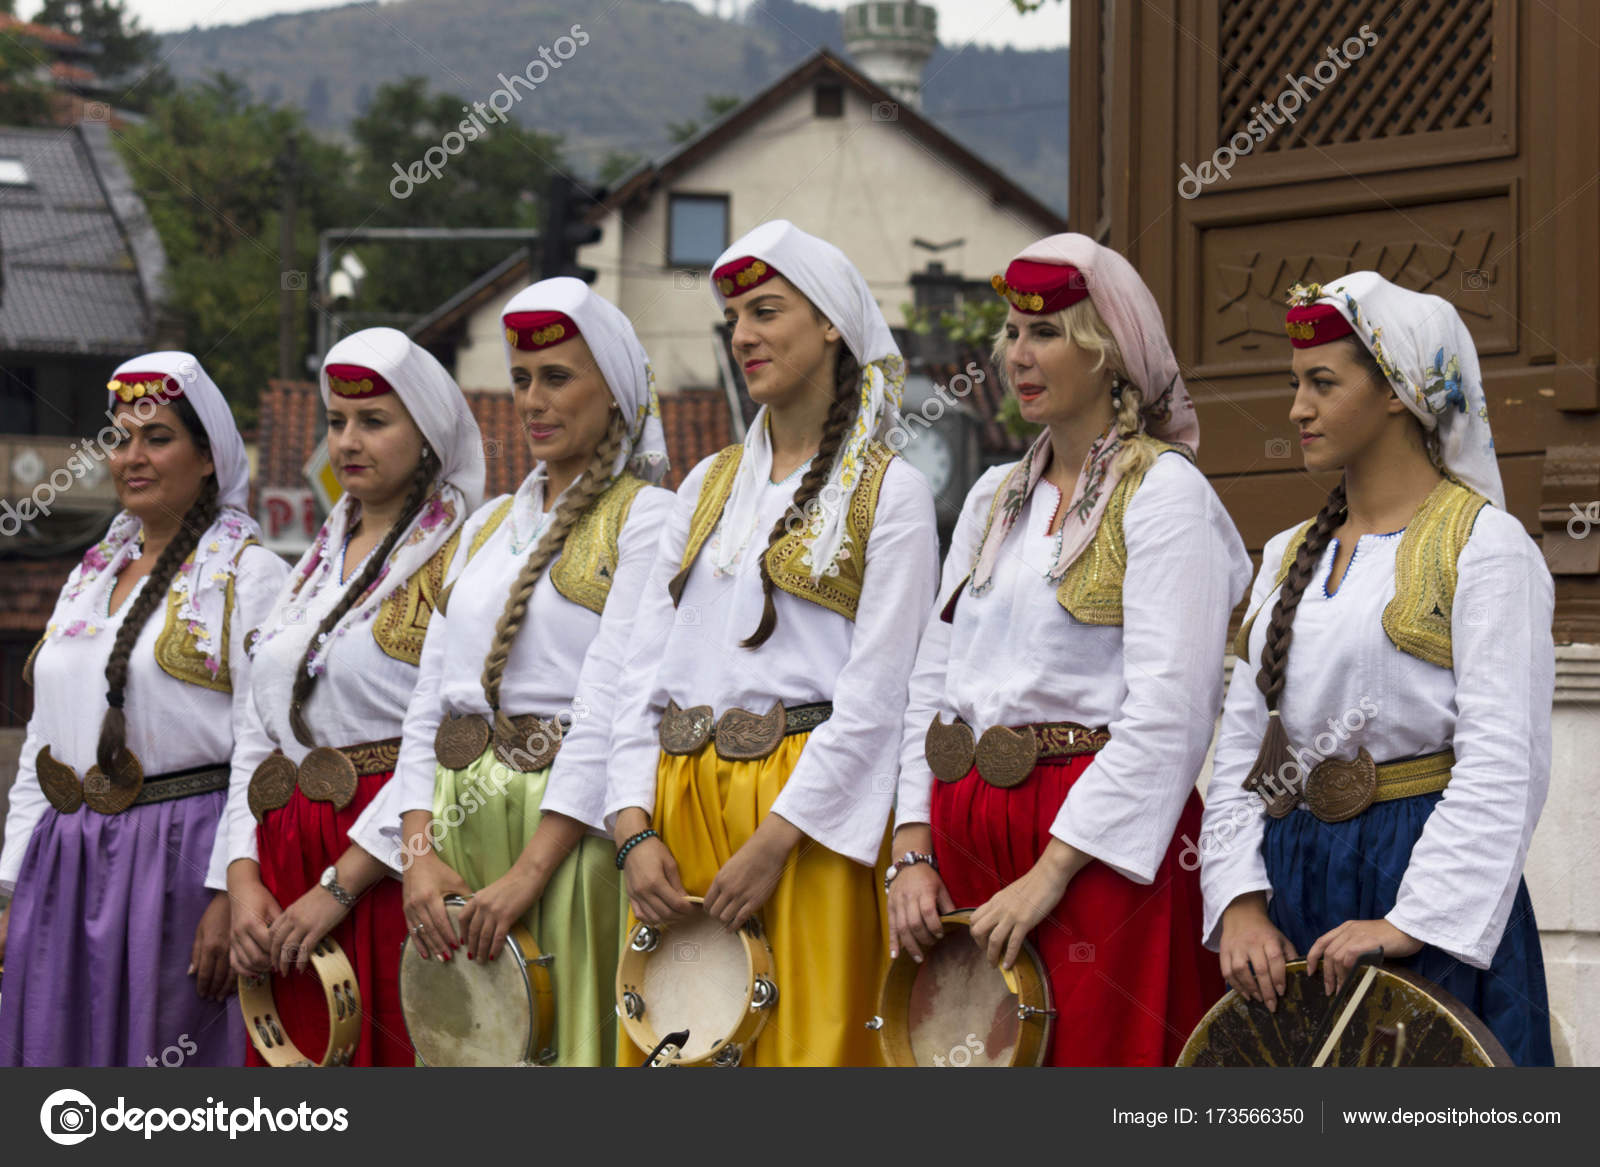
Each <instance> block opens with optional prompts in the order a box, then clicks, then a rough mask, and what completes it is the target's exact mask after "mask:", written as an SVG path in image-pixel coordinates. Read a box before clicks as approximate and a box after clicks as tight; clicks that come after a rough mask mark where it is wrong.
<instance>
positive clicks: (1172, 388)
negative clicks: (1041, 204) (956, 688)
mask: <svg viewBox="0 0 1600 1167" xmlns="http://www.w3.org/2000/svg"><path fill="white" fill-rule="evenodd" d="M1015 258H1016V259H1023V260H1032V261H1033V262H1035V263H1057V264H1070V265H1071V266H1073V267H1075V268H1077V269H1078V271H1079V272H1080V273H1081V274H1082V276H1083V281H1084V285H1085V286H1086V287H1087V288H1088V289H1089V299H1090V300H1092V301H1093V302H1094V306H1095V309H1096V310H1097V311H1098V312H1099V313H1100V317H1101V319H1103V320H1104V321H1105V322H1106V327H1108V328H1109V329H1110V330H1111V335H1112V336H1113V337H1114V338H1115V339H1116V342H1117V348H1118V349H1120V350H1121V352H1122V359H1123V362H1124V363H1125V364H1126V366H1127V369H1128V376H1129V377H1130V378H1131V379H1132V382H1133V385H1134V387H1135V388H1137V389H1138V390H1139V392H1140V395H1141V397H1142V399H1143V404H1142V405H1141V407H1140V413H1141V415H1142V416H1143V418H1144V424H1145V432H1146V433H1148V434H1149V435H1150V436H1151V437H1154V438H1159V439H1160V440H1162V441H1164V442H1172V443H1174V444H1176V445H1181V446H1185V447H1187V448H1188V450H1189V452H1190V453H1191V454H1192V453H1194V452H1195V451H1196V450H1198V449H1199V447H1200V419H1199V418H1198V417H1197V416H1196V414H1195V410H1194V402H1193V401H1192V400H1191V399H1190V397H1189V390H1188V387H1187V386H1186V385H1184V383H1183V376H1182V374H1181V373H1179V371H1178V361H1177V358H1176V357H1174V356H1173V355H1172V346H1171V345H1170V344H1168V343H1167V334H1166V330H1165V328H1164V326H1163V325H1162V322H1161V309H1160V308H1159V307H1157V306H1156V299H1155V297H1154V296H1152V295H1151V294H1150V289H1149V288H1147V287H1146V286H1145V283H1144V281H1143V280H1142V279H1140V278H1139V273H1138V272H1136V271H1134V270H1133V265H1132V264H1130V263H1129V262H1128V261H1127V260H1126V259H1124V258H1122V256H1121V255H1119V254H1118V253H1117V252H1115V251H1112V250H1111V249H1110V248H1109V247H1101V246H1100V245H1099V244H1098V243H1096V242H1095V241H1094V240H1093V239H1090V238H1089V237H1088V236H1087V235H1076V234H1067V235H1051V236H1048V237H1047V238H1044V239H1041V240H1039V241H1038V242H1037V243H1031V244H1029V245H1028V246H1027V247H1025V248H1023V249H1022V251H1020V252H1019V253H1018V254H1017V255H1016V257H1015ZM1122 444H1123V443H1122V439H1121V438H1119V437H1118V436H1117V427H1116V425H1115V424H1113V425H1112V426H1111V428H1110V429H1108V430H1107V431H1106V432H1105V433H1104V434H1102V435H1101V436H1100V437H1098V438H1096V439H1095V441H1094V443H1093V444H1092V445H1091V446H1090V447H1089V453H1088V455H1087V456H1086V457H1085V458H1084V463H1083V467H1082V469H1080V470H1079V472H1078V481H1077V484H1076V486H1074V487H1073V491H1072V498H1071V500H1070V501H1069V502H1068V504H1067V507H1066V519H1065V521H1064V522H1063V523H1062V527H1061V547H1060V550H1059V552H1058V553H1057V555H1056V562H1055V565H1054V566H1053V567H1052V568H1051V569H1050V571H1049V572H1048V573H1046V578H1048V579H1049V580H1050V582H1051V583H1059V582H1060V581H1061V578H1062V577H1063V576H1064V575H1066V573H1067V569H1068V568H1069V567H1071V566H1072V564H1073V562H1074V561H1075V560H1076V559H1077V558H1078V556H1079V555H1081V554H1083V551H1084V548H1086V547H1087V546H1088V545H1089V543H1090V541H1091V540H1092V539H1093V538H1094V536H1095V532H1096V531H1098V530H1099V529H1100V518H1101V516H1102V515H1103V514H1104V513H1105V509H1106V503H1107V502H1108V501H1109V500H1110V498H1111V494H1112V492H1113V491H1114V490H1115V489H1116V486H1117V483H1118V482H1119V481H1120V480H1121V477H1122V475H1121V473H1120V471H1118V470H1117V455H1118V454H1119V453H1120V452H1121V450H1122ZM1050 456H1051V446H1050V434H1049V432H1048V431H1046V432H1044V433H1042V434H1040V435H1039V437H1038V439H1037V440H1036V441H1035V442H1034V443H1033V445H1032V447H1030V448H1029V450H1028V453H1027V455H1026V456H1025V457H1024V458H1023V462H1024V464H1025V465H1026V466H1027V468H1028V477H1027V481H1026V482H1025V483H1022V484H1015V483H1012V484H1010V485H1009V486H1008V487H1007V488H1006V495H1005V497H1004V498H1002V499H1001V500H1000V507H999V510H998V513H997V515H996V519H997V521H996V522H995V523H994V524H993V525H992V526H991V527H990V529H989V532H988V536H987V537H986V538H985V539H984V541H983V546H981V547H980V548H979V549H978V558H977V562H976V564H975V565H974V566H973V570H972V590H973V593H974V594H978V593H980V592H982V591H983V590H984V589H985V588H986V587H987V586H988V584H989V582H990V581H991V579H992V578H993V574H994V565H995V563H996V562H997V561H998V560H999V558H1000V546H1001V544H1003V543H1004V542H1005V538H1006V534H1007V533H1008V532H1009V531H1010V530H1011V528H1012V527H1013V526H1014V525H1015V524H1016V521H1017V518H1018V517H1019V516H1020V515H1021V514H1022V508H1023V505H1024V504H1025V503H1026V502H1027V500H1028V496H1029V495H1031V494H1032V493H1033V488H1034V487H1035V486H1037V485H1038V483H1039V479H1040V478H1041V477H1042V476H1043V474H1044V470H1045V467H1046V466H1047V465H1049V462H1050ZM1009 481H1010V480H1009V479H1008V482H1009Z"/></svg>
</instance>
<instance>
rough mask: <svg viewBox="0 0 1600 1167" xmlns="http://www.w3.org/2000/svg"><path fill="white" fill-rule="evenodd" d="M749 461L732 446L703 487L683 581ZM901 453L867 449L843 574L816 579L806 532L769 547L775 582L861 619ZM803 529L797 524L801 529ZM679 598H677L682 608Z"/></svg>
mask: <svg viewBox="0 0 1600 1167" xmlns="http://www.w3.org/2000/svg"><path fill="white" fill-rule="evenodd" d="M743 456H744V446H743V445H742V444H740V445H733V446H729V447H727V448H726V449H725V450H723V451H722V452H721V453H719V454H718V455H717V456H716V459H715V460H714V461H713V462H712V463H711V466H710V467H709V468H708V469H707V471H706V476H705V480H704V481H703V482H701V484H700V497H699V498H698V499H697V500H696V501H695V506H694V514H693V515H691V516H690V518H689V541H688V543H687V544H686V545H685V546H684V549H683V560H682V562H681V563H680V565H679V568H680V570H679V579H682V578H683V577H684V575H685V574H686V573H687V572H688V570H689V567H690V566H691V565H692V564H693V563H694V561H695V557H696V556H698V555H699V554H700V548H701V547H702V546H704V545H705V541H706V540H707V539H708V538H710V537H711V532H712V531H714V530H716V527H717V523H718V522H720V521H721V519H722V508H723V507H725V506H727V504H728V496H729V495H730V494H732V493H733V481H734V478H735V477H736V476H737V475H738V473H739V461H740V459H741V458H742V457H743ZM895 457H896V455H895V453H894V452H893V451H892V450H890V449H889V447H888V446H885V445H884V444H883V443H881V442H876V441H875V442H873V443H872V444H871V445H870V446H868V447H867V454H866V457H865V458H864V459H863V460H862V467H861V480H860V481H859V482H858V483H857V484H856V489H855V491H854V493H853V494H851V496H850V512H849V513H848V514H847V515H846V516H845V531H846V532H847V533H848V534H849V536H850V538H849V540H848V542H847V543H846V551H847V552H848V554H847V555H845V554H841V556H840V558H839V560H838V567H839V574H838V575H824V576H823V577H822V578H821V579H812V578H811V568H810V567H808V566H807V565H806V564H805V563H804V562H803V558H804V556H805V554H806V543H805V537H804V530H803V529H797V530H793V531H790V532H788V533H787V534H785V535H784V536H783V537H782V538H781V539H779V540H778V541H777V543H775V544H773V545H772V546H771V547H769V548H767V550H766V551H765V552H764V554H765V555H766V557H767V571H768V572H769V573H770V574H771V576H772V582H773V583H774V584H776V585H777V586H778V587H780V588H782V589H783V590H784V591H786V592H788V593H789V594H790V595H791V596H797V597H799V598H800V599H802V600H809V601H810V602H811V603H813V604H819V605H821V606H822V607H824V608H826V609H828V610H829V611H830V612H837V613H839V615H841V616H843V617H844V618H845V619H846V620H854V619H855V618H856V608H857V606H858V605H859V604H860V602H861V583H862V580H863V578H864V577H865V576H866V570H867V541H868V539H869V538H870V537H871V535H872V523H873V519H874V518H875V517H876V515H877V511H878V495H879V494H880V493H881V492H882V490H883V477H884V475H885V473H887V472H888V469H889V463H890V462H891V461H892V460H893V459H894V458H895ZM798 526H799V525H798V524H797V527H798ZM677 599H678V595H677V594H676V593H675V594H674V595H673V602H674V603H676V602H677Z"/></svg>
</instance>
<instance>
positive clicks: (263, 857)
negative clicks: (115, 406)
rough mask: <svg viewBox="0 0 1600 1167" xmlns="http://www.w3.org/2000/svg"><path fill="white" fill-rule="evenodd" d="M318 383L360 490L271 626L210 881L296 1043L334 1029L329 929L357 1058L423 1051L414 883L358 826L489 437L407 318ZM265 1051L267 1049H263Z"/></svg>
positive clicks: (346, 346)
mask: <svg viewBox="0 0 1600 1167" xmlns="http://www.w3.org/2000/svg"><path fill="white" fill-rule="evenodd" d="M321 382H322V401H323V405H324V406H325V407H326V409H327V411H328V457H329V461H330V462H331V463H332V465H333V470H334V473H335V475H336V476H337V477H338V479H339V483H340V485H341V486H343V487H344V494H343V496H342V497H341V498H340V499H339V501H338V503H336V504H335V505H334V508H333V510H332V511H331V512H330V513H329V515H328V518H327V521H326V522H324V523H323V525H322V529H321V530H320V531H318V532H317V537H316V538H315V539H314V540H313V541H312V544H311V547H310V548H309V549H308V550H307V551H306V553H305V554H304V555H302V556H301V557H300V562H299V563H297V564H296V565H295V567H294V569H293V570H292V571H291V572H290V574H289V579H288V580H287V581H286V583H285V584H284V586H283V588H282V589H281V590H280V591H279V593H278V597H277V601H276V603H275V605H274V607H273V610H272V613H271V615H270V616H269V617H268V619H267V620H266V621H265V622H263V623H262V625H261V627H260V628H259V629H258V630H257V632H256V634H255V638H254V640H253V644H252V655H253V659H254V664H253V667H252V669H251V678H250V700H249V701H248V702H247V703H246V708H245V711H244V712H245V717H244V721H243V728H242V729H241V731H240V734H239V741H238V744H237V745H236V746H235V748H234V754H233V778H232V788H231V791H230V794H229V800H228V830H227V832H226V837H225V838H221V837H219V840H218V844H217V849H216V852H215V854H214V855H213V858H212V867H211V878H210V882H211V885H212V886H214V887H221V886H226V887H227V889H228V891H229V893H230V894H231V895H232V896H233V898H234V905H235V907H234V915H233V961H234V967H235V969H237V970H238V971H239V972H240V973H241V974H261V973H265V972H267V971H269V970H271V971H273V972H275V973H276V974H277V975H278V983H277V984H276V986H275V989H274V992H275V995H276V998H277V1005H278V1011H279V1016H280V1018H281V1020H282V1021H283V1023H284V1025H285V1028H286V1030H287V1033H288V1036H289V1037H290V1039H292V1040H293V1041H294V1042H295V1044H296V1045H298V1046H299V1047H300V1048H301V1049H302V1050H306V1051H321V1050H322V1049H323V1048H324V1047H325V1046H326V1044H327V1027H328V1009H327V1004H326V1001H325V998H324V996H323V992H322V989H321V986H320V984H319V982H318V981H317V978H316V977H315V975H314V974H312V973H311V972H310V971H309V969H308V968H307V962H308V960H309V958H310V952H311V949H312V948H313V947H314V946H315V945H316V944H317V942H318V941H319V940H321V939H322V937H323V936H325V935H328V934H330V933H331V934H332V936H333V938H334V939H335V940H337V941H338V943H339V946H340V947H341V948H342V949H343V950H344V952H345V955H346V956H347V957H348V958H349V960H350V963H351V965H352V966H353V967H354V969H355V972H356V980H357V982H358V987H359V989H360V992H361V1037H360V1040H359V1041H358V1042H357V1045H356V1048H355V1051H354V1054H353V1055H352V1059H351V1060H352V1064H355V1065H363V1066H409V1065H411V1064H412V1063H413V1057H412V1053H411V1045H410V1042H409V1041H408V1040H407V1038H406V1030H405V1022H404V1019H403V1018H402V1016H401V1014H400V1001H399V992H398V986H397V983H396V982H397V977H398V973H399V958H400V943H401V941H402V940H403V939H404V938H405V934H406V933H405V917H404V915H403V913H402V911H401V903H400V885H399V883H398V882H397V881H394V880H390V879H388V878H387V876H388V874H389V872H388V869H387V868H386V867H385V866H384V865H383V864H382V863H380V862H378V861H377V860H376V859H374V858H373V857H372V856H370V855H368V854H367V853H366V852H365V851H363V850H362V849H361V848H359V847H355V846H352V845H351V844H350V841H349V839H348V838H347V834H346V833H347V832H348V831H349V829H350V827H351V826H352V825H353V824H354V823H355V821H356V819H357V817H358V816H359V815H360V814H361V812H362V811H363V810H365V809H366V807H367V805H368V804H369V803H371V802H372V800H373V798H374V797H375V796H376V795H377V793H378V791H380V790H381V789H383V787H384V786H385V784H387V783H388V782H389V781H390V778H391V776H392V774H393V772H394V769H395V763H396V759H397V758H398V756H399V748H400V742H399V738H400V726H401V722H402V721H403V720H404V716H405V710H406V703H407V702H408V701H409V700H410V697H411V693H412V691H413V690H414V689H415V688H416V685H417V678H418V665H419V663H420V661H421V656H422V642H423V636H424V634H425V633H426V632H427V629H428V626H429V622H430V617H431V616H432V614H433V610H434V607H435V606H436V604H437V603H438V599H439V592H440V590H441V588H442V587H443V584H444V574H445V569H446V566H447V565H448V563H449V561H450V556H451V553H452V552H453V551H454V550H455V547H456V543H457V538H456V536H457V532H458V531H459V529H460V527H461V524H462V522H463V521H465V519H466V517H467V515H468V514H470V513H471V512H472V509H473V508H474V507H476V506H477V505H478V502H479V500H480V499H481V498H482V496H483V472H484V471H483V445H482V439H481V438H480V437H479V434H478V425H477V422H475V421H474V420H473V418H472V412H471V410H469V409H468V407H467V402H466V398H465V397H463V396H462V394H461V390H460V389H459V388H457V386H456V383H455V381H454V380H452V379H451V377H450V374H449V373H447V372H446V371H445V370H444V368H443V366H441V365H440V364H439V362H438V361H436V360H435V359H434V358H433V357H432V356H431V355H430V354H429V353H427V352H426V351H425V350H423V349H421V348H419V347H418V346H417V345H415V344H413V343H412V342H411V340H410V339H409V338H408V337H407V336H406V335H405V334H404V333H402V332H398V331H396V330H395V329H393V328H369V329H366V330H364V331H362V332H357V333H354V334H352V335H350V336H347V337H345V338H344V339H343V340H341V341H339V342H338V343H337V344H335V345H334V346H333V347H332V348H331V349H329V350H328V355H327V357H326V359H325V360H324V361H323V365H322V375H321ZM250 1058H251V1064H252V1065H260V1064H263V1063H262V1062H261V1060H260V1057H259V1055H258V1054H257V1052H256V1051H255V1050H254V1049H253V1048H252V1050H251V1051H250Z"/></svg>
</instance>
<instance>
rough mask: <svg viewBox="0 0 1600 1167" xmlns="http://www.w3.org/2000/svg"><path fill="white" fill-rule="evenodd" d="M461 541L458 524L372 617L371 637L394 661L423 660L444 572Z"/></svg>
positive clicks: (438, 600)
mask: <svg viewBox="0 0 1600 1167" xmlns="http://www.w3.org/2000/svg"><path fill="white" fill-rule="evenodd" d="M460 542H461V528H460V527H457V528H456V529H455V531H454V533H452V534H451V536H450V538H449V539H447V540H446V541H445V545H444V546H443V547H441V548H439V550H437V551H435V552H434V553H433V555H432V556H430V557H429V559H428V562H426V563H424V564H423V565H422V566H421V567H419V568H417V570H416V571H414V572H412V573H411V578H410V579H408V580H406V582H405V586H404V587H398V588H395V590H394V591H392V592H390V593H389V594H388V595H387V596H385V597H384V601H383V603H381V604H379V605H378V611H377V612H376V614H374V615H373V617H372V639H374V640H376V641H377V642H378V647H379V648H381V649H383V651H384V652H385V653H386V654H388V655H389V656H392V657H394V659H395V660H402V661H405V662H406V663H407V664H411V665H420V664H421V663H422V642H423V640H425V639H426V638H427V635H428V621H429V620H430V619H431V618H432V617H433V613H434V609H436V608H438V607H439V606H440V593H441V592H443V590H444V576H445V572H446V570H447V569H448V568H449V567H450V560H451V559H452V558H454V557H455V553H456V545H457V544H459V543H460Z"/></svg>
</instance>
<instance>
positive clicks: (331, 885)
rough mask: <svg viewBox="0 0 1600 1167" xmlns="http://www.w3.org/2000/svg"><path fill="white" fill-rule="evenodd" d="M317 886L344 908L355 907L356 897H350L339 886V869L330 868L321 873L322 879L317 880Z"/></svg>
mask: <svg viewBox="0 0 1600 1167" xmlns="http://www.w3.org/2000/svg"><path fill="white" fill-rule="evenodd" d="M317 886H319V887H321V888H323V889H324V890H325V891H326V892H327V893H328V894H329V895H331V896H332V897H333V898H334V899H336V900H338V901H339V902H340V903H341V904H342V905H344V906H345V907H346V908H353V907H355V906H356V897H355V896H353V895H351V894H350V893H349V892H348V891H346V890H345V889H344V888H343V887H341V886H339V869H338V868H337V867H330V868H328V870H326V871H324V872H323V873H322V878H321V879H319V880H317Z"/></svg>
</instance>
